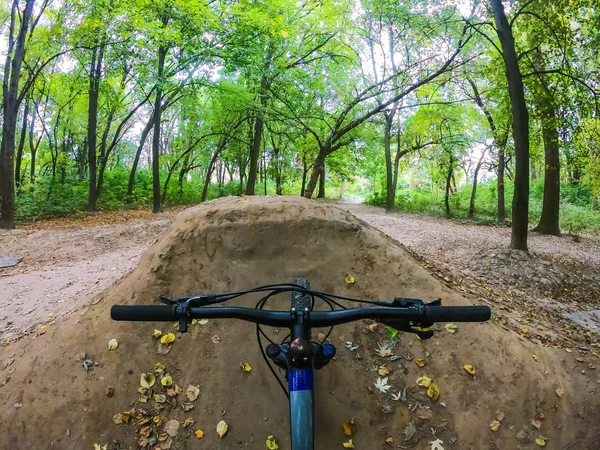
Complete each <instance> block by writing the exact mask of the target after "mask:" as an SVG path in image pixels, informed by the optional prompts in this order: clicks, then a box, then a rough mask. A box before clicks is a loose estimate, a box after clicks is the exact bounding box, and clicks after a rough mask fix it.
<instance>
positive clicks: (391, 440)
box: [385, 436, 394, 445]
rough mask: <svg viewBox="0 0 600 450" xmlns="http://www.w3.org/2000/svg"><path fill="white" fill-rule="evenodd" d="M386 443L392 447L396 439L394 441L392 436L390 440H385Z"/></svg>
mask: <svg viewBox="0 0 600 450" xmlns="http://www.w3.org/2000/svg"><path fill="white" fill-rule="evenodd" d="M385 442H386V443H387V444H390V445H391V444H392V442H394V439H393V438H392V437H391V436H390V437H389V438H387V439H386V440H385Z"/></svg>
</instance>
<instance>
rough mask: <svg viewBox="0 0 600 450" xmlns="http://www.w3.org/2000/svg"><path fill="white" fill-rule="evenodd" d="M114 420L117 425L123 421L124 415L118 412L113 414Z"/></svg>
mask: <svg viewBox="0 0 600 450" xmlns="http://www.w3.org/2000/svg"><path fill="white" fill-rule="evenodd" d="M113 422H114V423H116V424H117V425H119V424H121V423H123V417H121V413H117V414H115V415H114V416H113Z"/></svg>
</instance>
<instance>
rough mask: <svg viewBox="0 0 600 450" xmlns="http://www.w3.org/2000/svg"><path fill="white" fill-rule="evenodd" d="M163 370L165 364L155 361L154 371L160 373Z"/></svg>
mask: <svg viewBox="0 0 600 450" xmlns="http://www.w3.org/2000/svg"><path fill="white" fill-rule="evenodd" d="M163 370H165V366H163V365H162V364H161V363H156V365H155V366H154V371H155V372H158V373H161V372H162V371H163Z"/></svg>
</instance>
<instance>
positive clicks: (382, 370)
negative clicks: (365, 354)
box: [377, 366, 390, 377]
mask: <svg viewBox="0 0 600 450" xmlns="http://www.w3.org/2000/svg"><path fill="white" fill-rule="evenodd" d="M377 373H378V374H379V376H380V377H386V376H388V375H389V373H390V371H389V370H388V369H387V367H385V366H379V369H377Z"/></svg>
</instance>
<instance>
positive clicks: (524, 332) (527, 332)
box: [521, 328, 529, 334]
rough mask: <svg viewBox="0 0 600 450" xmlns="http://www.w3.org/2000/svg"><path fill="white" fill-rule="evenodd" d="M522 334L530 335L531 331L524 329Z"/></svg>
mask: <svg viewBox="0 0 600 450" xmlns="http://www.w3.org/2000/svg"><path fill="white" fill-rule="evenodd" d="M521 333H523V334H529V330H528V329H527V328H523V329H522V330H521Z"/></svg>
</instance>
